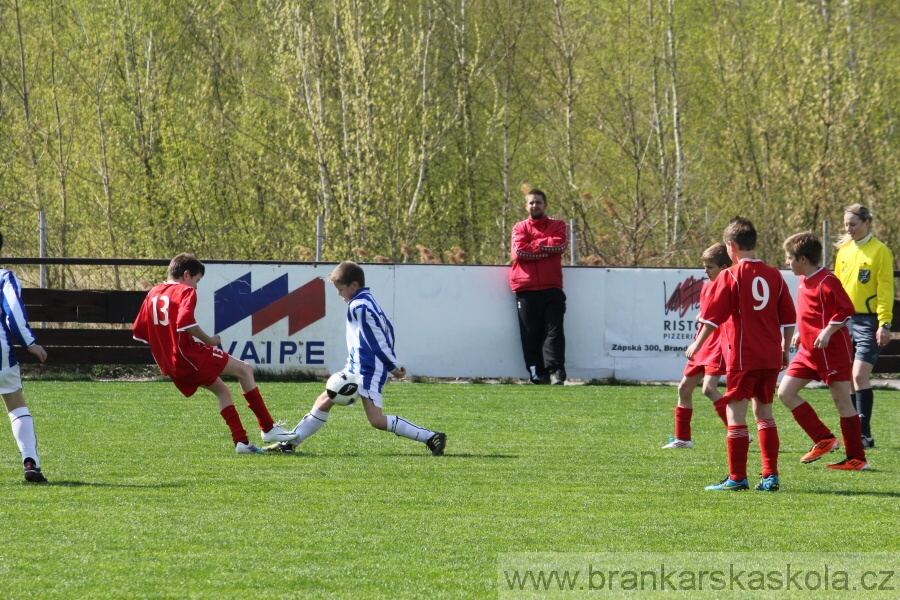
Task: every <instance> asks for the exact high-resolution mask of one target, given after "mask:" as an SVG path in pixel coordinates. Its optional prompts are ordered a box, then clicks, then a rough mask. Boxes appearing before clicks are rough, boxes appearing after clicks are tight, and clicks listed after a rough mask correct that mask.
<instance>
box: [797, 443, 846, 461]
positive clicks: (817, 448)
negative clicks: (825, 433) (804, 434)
mask: <svg viewBox="0 0 900 600" xmlns="http://www.w3.org/2000/svg"><path fill="white" fill-rule="evenodd" d="M840 447H841V442H839V441H838V439H837V438H836V437H830V438H825V439H824V440H820V441H818V442H816V443H815V445H814V446H813V447H812V449H811V450H810V451H809V452H807V453H806V454H804V455H803V458H801V459H800V462H802V463H811V462H815V461H817V460H819V459H820V458H822V457H823V456H825V455H826V454H828V453H829V452H831V451H832V450H837V449H838V448H840Z"/></svg>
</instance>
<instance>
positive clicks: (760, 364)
mask: <svg viewBox="0 0 900 600" xmlns="http://www.w3.org/2000/svg"><path fill="white" fill-rule="evenodd" d="M715 283H716V287H715V289H714V290H713V292H712V297H711V298H710V300H709V304H708V306H707V307H706V311H705V312H704V313H703V314H702V315H701V316H700V321H702V322H703V323H709V324H710V325H713V326H714V327H721V326H722V325H724V324H725V322H726V321H728V319H729V318H730V319H731V324H730V326H729V327H726V328H725V330H724V331H723V334H724V335H725V340H724V343H725V346H724V347H723V348H727V349H725V370H726V371H755V370H759V369H780V368H781V359H782V353H783V350H784V346H783V339H784V338H783V337H782V331H781V330H782V328H783V327H793V326H794V325H796V323H797V313H796V311H795V310H794V301H793V299H792V298H791V293H790V291H789V290H788V287H787V283H785V281H784V278H783V277H782V276H781V273H780V272H779V271H778V269H776V268H775V267H770V266H769V265H767V264H765V263H763V262H762V261H760V260H759V259H755V258H745V259H742V260H741V261H740V262H738V263H737V264H736V265H732V266H731V267H728V268H727V269H725V270H724V271H722V272H721V273H720V274H719V276H718V277H717V278H716V281H715Z"/></svg>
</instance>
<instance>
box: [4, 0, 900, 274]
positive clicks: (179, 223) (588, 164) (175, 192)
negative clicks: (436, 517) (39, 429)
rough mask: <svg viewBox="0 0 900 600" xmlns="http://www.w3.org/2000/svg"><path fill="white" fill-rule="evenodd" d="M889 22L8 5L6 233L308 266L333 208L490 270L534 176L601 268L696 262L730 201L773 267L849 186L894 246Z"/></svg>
mask: <svg viewBox="0 0 900 600" xmlns="http://www.w3.org/2000/svg"><path fill="white" fill-rule="evenodd" d="M898 20H900V8H898V6H897V5H896V3H890V2H882V1H878V0H848V1H846V2H779V1H777V0H760V1H758V2H741V3H735V2H731V1H726V0H712V1H710V0H686V1H679V2H671V1H670V0H643V1H640V2H638V1H629V2H601V3H597V2H584V1H582V0H569V1H559V2H552V3H547V2H537V1H535V0H525V1H519V2H511V1H510V0H474V1H473V0H450V1H446V2H445V1H443V0H415V1H414V2H398V1H397V0H376V1H374V2H367V3H361V2H359V1H358V0H325V1H313V0H298V1H297V2H285V1H282V0H259V1H258V2H255V3H254V2H249V3H248V2H244V3H240V2H238V3H235V2H230V3H228V2H226V3H222V2H212V1H210V0H166V1H165V2H156V3H147V2H143V3H138V2H134V1H133V0H124V1H116V2H111V1H105V2H96V1H88V0H70V1H68V2H60V1H59V0H33V1H30V2H22V1H21V0H19V1H16V2H5V3H3V4H0V165H2V176H0V227H3V229H4V230H5V231H6V232H7V234H8V235H7V237H8V242H7V251H8V252H9V253H10V254H15V255H36V254H37V246H38V235H37V230H36V226H35V223H36V221H37V217H36V213H37V211H41V210H43V211H45V212H46V213H47V215H48V221H49V226H50V234H51V235H50V249H49V250H50V254H51V255H52V256H103V257H115V256H126V257H169V256H172V255H174V254H176V253H177V252H180V251H186V250H187V251H193V252H195V253H197V254H199V255H201V256H203V257H206V258H211V259H213V258H214V259H273V260H277V259H280V260H298V259H299V260H303V259H309V258H311V254H312V249H313V248H315V247H316V218H317V217H318V216H319V215H324V217H325V230H326V231H325V235H326V236H327V237H326V238H325V243H324V252H323V258H324V259H325V260H329V261H334V260H341V259H345V258H357V257H359V258H361V259H362V260H376V258H375V257H376V256H381V257H384V258H383V259H379V260H393V261H398V262H399V261H404V260H415V259H416V257H415V256H411V255H410V253H409V252H408V251H407V250H406V248H415V247H417V246H420V245H421V246H423V247H426V248H428V249H430V250H431V251H432V253H433V254H434V255H435V256H436V260H444V261H446V260H450V259H449V258H448V257H446V256H445V253H446V252H450V251H452V253H453V254H454V255H458V251H457V250H454V248H461V249H462V250H464V251H465V252H466V254H467V255H468V257H467V259H466V260H467V262H472V263H493V264H496V263H505V262H506V261H507V260H508V251H509V248H508V244H509V231H510V228H511V226H512V224H513V223H514V222H515V221H517V220H519V219H521V218H522V217H524V211H523V210H522V193H521V188H522V187H523V186H536V187H541V188H543V189H545V191H547V192H548V194H549V197H550V198H549V199H550V213H551V215H552V216H555V217H559V218H564V219H566V220H569V219H576V220H577V223H578V225H577V226H578V231H579V240H578V247H579V250H580V254H581V256H582V257H583V258H585V257H588V256H590V257H592V258H591V264H609V265H625V266H627V265H641V266H656V265H663V266H685V265H696V264H697V257H698V255H699V254H700V252H701V251H702V250H703V249H704V248H705V247H707V246H708V245H709V243H711V242H712V241H713V240H715V239H718V238H719V237H720V235H721V230H722V229H723V227H724V224H725V223H726V222H727V220H728V219H729V218H731V217H732V216H734V215H735V214H738V213H740V214H744V215H747V216H749V217H750V218H752V219H754V221H755V222H756V223H757V225H758V228H759V230H760V233H761V236H760V253H761V255H762V257H763V258H764V259H766V260H768V261H769V262H774V263H780V261H781V251H780V243H781V240H783V239H784V238H785V237H786V236H787V235H789V234H791V233H794V232H796V231H798V230H801V229H814V230H816V231H819V230H820V229H821V227H822V223H823V222H828V223H829V225H830V228H831V233H832V234H836V233H837V232H838V231H839V230H840V228H841V215H842V208H843V207H844V206H846V205H849V204H851V203H854V202H862V203H864V204H866V205H868V206H869V207H870V208H872V209H873V210H874V211H875V213H876V216H877V220H876V228H875V230H876V233H877V234H878V235H879V237H881V238H882V239H883V240H884V241H885V242H886V243H887V244H888V245H889V246H891V247H900V210H898V208H897V205H896V203H895V202H893V199H894V198H895V197H896V196H897V195H898V192H900V181H898V173H900V168H898V167H900V164H898V161H900V159H898V156H897V153H896V152H894V151H893V149H894V148H896V146H897V139H896V138H897V135H900V134H898V131H897V128H896V127H895V125H894V115H896V114H897V112H898V108H900V107H898V103H900V93H898V92H900V71H898V69H897V65H898V64H900V62H898V58H900V34H898V29H897V27H896V23H897V22H898ZM429 260H431V259H429ZM51 275H52V277H53V279H54V281H53V282H52V283H53V284H63V283H65V282H66V280H67V278H70V277H71V274H70V273H67V272H66V271H64V270H63V269H56V270H54V271H53V272H52V274H51ZM115 283H116V284H117V285H120V286H123V285H126V282H122V281H118V280H117V281H116V282H115Z"/></svg>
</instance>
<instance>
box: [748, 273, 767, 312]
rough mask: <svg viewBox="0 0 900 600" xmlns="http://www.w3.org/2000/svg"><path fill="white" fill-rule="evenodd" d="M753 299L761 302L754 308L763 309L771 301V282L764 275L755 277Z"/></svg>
mask: <svg viewBox="0 0 900 600" xmlns="http://www.w3.org/2000/svg"><path fill="white" fill-rule="evenodd" d="M752 287H753V299H754V300H757V301H758V302H759V304H757V305H756V306H754V307H753V310H762V309H764V308H765V307H766V304H768V303H769V284H768V283H766V280H765V279H763V278H762V277H754V278H753V286H752Z"/></svg>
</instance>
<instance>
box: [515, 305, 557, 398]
mask: <svg viewBox="0 0 900 600" xmlns="http://www.w3.org/2000/svg"><path fill="white" fill-rule="evenodd" d="M538 300H539V298H537V297H535V292H529V291H525V292H517V293H516V308H517V310H518V313H519V338H520V340H521V342H522V354H523V356H524V358H525V366H526V368H527V369H528V374H529V375H528V376H529V378H530V379H531V382H532V383H550V377H549V375H548V374H547V369H546V368H545V366H544V355H543V345H544V311H543V309H542V308H541V306H540V303H539V302H538Z"/></svg>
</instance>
